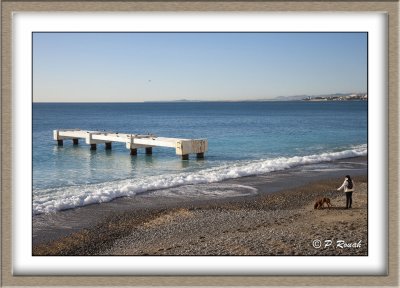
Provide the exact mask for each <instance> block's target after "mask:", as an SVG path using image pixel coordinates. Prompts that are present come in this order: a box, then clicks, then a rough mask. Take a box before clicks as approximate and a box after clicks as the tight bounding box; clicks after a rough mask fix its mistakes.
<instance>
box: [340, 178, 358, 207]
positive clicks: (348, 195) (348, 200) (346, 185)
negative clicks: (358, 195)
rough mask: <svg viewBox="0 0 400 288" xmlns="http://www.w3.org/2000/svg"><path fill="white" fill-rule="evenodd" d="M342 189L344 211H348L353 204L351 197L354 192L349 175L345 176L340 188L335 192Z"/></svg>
mask: <svg viewBox="0 0 400 288" xmlns="http://www.w3.org/2000/svg"><path fill="white" fill-rule="evenodd" d="M342 189H343V190H344V192H345V193H346V209H349V208H351V204H352V202H353V199H352V196H353V192H354V182H353V180H351V177H350V175H346V177H345V178H344V182H343V184H342V186H340V187H339V188H338V189H337V190H338V191H340V190H342Z"/></svg>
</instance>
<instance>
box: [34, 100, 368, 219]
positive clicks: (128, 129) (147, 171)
mask: <svg viewBox="0 0 400 288" xmlns="http://www.w3.org/2000/svg"><path fill="white" fill-rule="evenodd" d="M32 112H33V181H32V183H33V213H34V214H40V213H44V212H53V211H59V210H63V209H69V208H74V207H78V206H84V205H88V204H92V203H100V202H107V201H111V200H112V199H115V198H116V197H121V196H131V197H132V196H135V195H138V194H140V193H145V192H146V193H151V191H155V190H158V189H162V188H169V187H176V186H180V185H187V184H202V183H214V182H217V181H221V180H224V179H229V178H237V177H242V176H248V175H257V174H262V173H268V172H271V171H277V170H285V169H290V168H291V167H295V166H298V165H303V164H307V163H321V162H325V161H332V160H335V159H341V158H347V157H354V156H362V155H366V154H367V137H368V126H367V124H368V121H367V117H368V103H367V102H366V101H344V102H301V101H293V102H196V103H186V102H176V103H112V104H110V103H107V104H106V103H95V104H93V103H90V104H89V103H84V104H83V103H79V104H78V103H74V104H59V103H34V104H33V106H32ZM68 128H80V129H84V130H107V131H114V132H120V133H138V134H147V133H151V134H155V135H157V136H164V137H177V138H207V139H208V152H207V153H206V157H205V159H204V160H196V159H195V157H191V158H190V159H189V160H188V161H182V160H181V159H180V157H179V156H177V155H175V151H174V149H171V148H153V155H152V156H146V155H145V153H144V151H141V150H139V151H138V152H139V153H138V155H137V156H130V155H129V150H128V149H126V147H125V145H124V144H122V143H115V144H114V145H113V147H112V151H106V150H104V148H103V146H102V145H99V147H98V149H97V150H96V151H90V150H89V146H88V145H86V144H85V143H84V141H81V142H80V144H79V145H78V146H73V145H72V143H71V142H70V141H64V146H63V147H58V146H57V145H56V143H55V141H54V140H53V139H52V131H53V130H54V129H68ZM191 196H193V195H191Z"/></svg>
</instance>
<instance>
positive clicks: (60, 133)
mask: <svg viewBox="0 0 400 288" xmlns="http://www.w3.org/2000/svg"><path fill="white" fill-rule="evenodd" d="M53 139H54V140H56V141H57V144H58V145H59V146H62V145H63V141H64V140H67V139H68V140H72V142H73V144H74V145H78V143H79V139H84V140H85V142H86V144H89V145H90V149H91V150H96V149H97V144H104V145H105V149H111V145H112V144H111V143H112V142H121V143H125V145H126V148H127V149H129V150H130V154H131V155H137V149H139V148H144V149H146V154H148V155H149V154H152V148H153V147H170V148H175V153H176V155H181V156H182V159H183V160H187V159H189V154H196V155H197V158H204V153H205V152H206V151H207V149H208V141H207V139H181V138H167V137H157V136H155V135H152V134H149V135H140V134H127V133H116V132H110V131H88V130H80V129H65V130H53Z"/></svg>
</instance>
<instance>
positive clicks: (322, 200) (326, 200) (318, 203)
mask: <svg viewBox="0 0 400 288" xmlns="http://www.w3.org/2000/svg"><path fill="white" fill-rule="evenodd" d="M325 203H326V206H328V209H330V207H332V204H331V199H329V198H320V199H318V200H317V201H316V202H315V204H314V209H321V208H324V204H325Z"/></svg>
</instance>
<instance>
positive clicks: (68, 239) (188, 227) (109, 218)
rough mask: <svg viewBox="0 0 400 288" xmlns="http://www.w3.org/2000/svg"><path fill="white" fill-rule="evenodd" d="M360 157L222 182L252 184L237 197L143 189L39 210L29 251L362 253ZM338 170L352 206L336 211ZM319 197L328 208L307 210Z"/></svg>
mask: <svg viewBox="0 0 400 288" xmlns="http://www.w3.org/2000/svg"><path fill="white" fill-rule="evenodd" d="M366 162H367V161H366V158H353V159H350V160H349V159H346V160H343V161H338V167H339V168H340V169H337V168H338V167H336V168H335V169H333V170H332V169H330V168H329V167H331V165H329V167H325V166H323V165H322V166H321V165H320V166H318V165H317V167H316V166H315V165H314V166H312V165H310V167H308V168H307V167H301V168H299V169H292V170H290V171H282V172H278V173H270V174H268V175H260V176H254V177H253V176H252V177H244V178H238V179H232V180H228V181H225V182H226V183H228V184H230V185H236V186H237V185H242V186H246V187H247V186H250V187H253V188H255V189H257V194H252V195H247V196H242V197H229V198H216V199H210V198H208V199H195V200H193V199H181V198H179V199H178V198H173V197H164V198H163V197H157V198H155V197H152V196H151V195H150V194H149V195H147V196H146V195H143V197H139V198H140V199H139V198H135V199H125V198H123V199H118V200H116V201H113V202H111V203H107V204H100V205H93V206H89V207H84V208H82V209H74V210H71V211H64V212H62V213H56V214H55V215H41V216H39V217H35V218H34V222H33V223H34V233H36V235H35V234H34V235H33V244H34V246H33V254H34V255H118V256H121V255H190V256H194V255H368V238H367V236H368V233H367V232H368V219H367V215H368V214H367V212H368V209H367V207H368V201H367V200H368V197H367V196H368V195H367V191H368V187H367V182H368V178H367V166H366ZM321 167H322V168H323V169H319V168H321ZM346 174H351V175H352V176H353V178H354V181H355V185H356V192H354V194H353V208H352V209H344V207H345V195H344V193H343V192H338V191H335V188H337V187H339V186H340V185H341V183H342V181H343V175H346ZM180 189H184V188H180ZM319 197H329V198H330V199H331V203H332V204H333V207H332V208H330V209H328V208H324V209H319V210H315V209H314V202H315V200H316V199H317V198H319ZM155 199H157V201H155ZM99 206H101V207H99ZM99 208H101V209H99ZM85 215H86V216H87V215H91V216H92V217H86V218H85ZM100 215H101V216H100ZM49 219H50V220H49ZM51 219H52V220H51ZM49 223H50V224H49ZM51 223H53V224H51ZM41 225H42V226H43V227H41ZM46 225H47V226H46ZM52 225H53V226H54V227H57V229H55V228H52ZM44 227H48V228H47V229H44ZM35 231H36V232H35ZM314 240H317V241H314ZM318 240H319V241H321V244H322V246H321V247H318V243H319V242H318ZM325 241H326V242H325ZM338 241H339V242H338ZM340 241H344V242H340ZM360 241H361V242H360ZM313 243H314V246H316V247H317V248H316V247H314V246H313ZM329 244H330V245H329ZM338 244H339V246H338ZM325 245H327V246H326V247H325ZM328 245H329V246H328ZM340 246H342V247H343V248H341V247H340ZM347 246H350V247H347Z"/></svg>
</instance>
